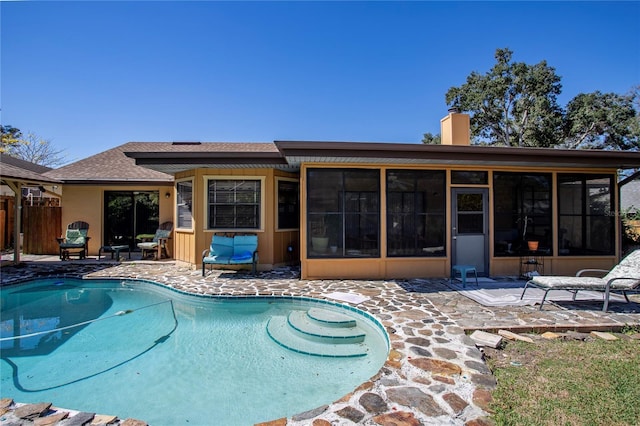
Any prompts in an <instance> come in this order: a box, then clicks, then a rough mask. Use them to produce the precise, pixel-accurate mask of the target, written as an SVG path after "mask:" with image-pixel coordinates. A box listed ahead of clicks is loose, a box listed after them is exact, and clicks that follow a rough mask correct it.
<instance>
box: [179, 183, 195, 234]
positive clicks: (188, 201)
mask: <svg viewBox="0 0 640 426" xmlns="http://www.w3.org/2000/svg"><path fill="white" fill-rule="evenodd" d="M176 195H177V196H176V216H177V219H178V225H177V228H184V229H191V227H192V224H193V212H192V211H191V207H192V205H193V204H192V201H193V198H192V197H193V182H192V181H190V180H188V181H183V182H177V183H176Z"/></svg>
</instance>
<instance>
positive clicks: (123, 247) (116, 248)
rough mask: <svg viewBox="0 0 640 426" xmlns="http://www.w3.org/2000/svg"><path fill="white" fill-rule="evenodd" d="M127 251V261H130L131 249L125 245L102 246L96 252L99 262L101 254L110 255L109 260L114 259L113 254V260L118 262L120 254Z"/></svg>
mask: <svg viewBox="0 0 640 426" xmlns="http://www.w3.org/2000/svg"><path fill="white" fill-rule="evenodd" d="M124 250H127V251H128V252H129V260H131V247H130V246H129V245H128V244H126V245H121V246H102V247H100V250H98V260H100V256H102V252H104V253H111V259H113V258H114V254H115V259H116V260H120V252H121V251H124Z"/></svg>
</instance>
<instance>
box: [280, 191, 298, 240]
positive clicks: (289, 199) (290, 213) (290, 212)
mask: <svg viewBox="0 0 640 426" xmlns="http://www.w3.org/2000/svg"><path fill="white" fill-rule="evenodd" d="M277 197H278V229H297V228H299V227H300V203H299V202H298V201H299V199H300V184H299V183H298V182H297V181H290V180H284V179H279V180H278V195H277Z"/></svg>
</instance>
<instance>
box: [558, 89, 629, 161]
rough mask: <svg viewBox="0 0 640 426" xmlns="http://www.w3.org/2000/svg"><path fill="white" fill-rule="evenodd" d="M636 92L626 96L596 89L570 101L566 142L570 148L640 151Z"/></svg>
mask: <svg viewBox="0 0 640 426" xmlns="http://www.w3.org/2000/svg"><path fill="white" fill-rule="evenodd" d="M636 93H637V92H632V94H630V95H626V96H623V95H618V94H615V93H601V92H599V91H596V92H593V93H586V94H585V93H581V94H579V95H578V96H576V97H575V98H573V99H572V100H571V101H570V102H569V103H568V104H567V111H566V115H565V133H566V139H565V141H564V143H563V145H564V146H565V147H567V148H599V149H621V150H638V148H639V143H640V138H639V135H640V132H639V131H638V115H637V113H636V110H635V108H634V98H636Z"/></svg>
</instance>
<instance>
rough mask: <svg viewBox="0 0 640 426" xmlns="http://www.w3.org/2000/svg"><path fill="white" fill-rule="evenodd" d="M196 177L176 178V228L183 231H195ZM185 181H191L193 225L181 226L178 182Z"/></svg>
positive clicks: (174, 208) (174, 205)
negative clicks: (194, 198)
mask: <svg viewBox="0 0 640 426" xmlns="http://www.w3.org/2000/svg"><path fill="white" fill-rule="evenodd" d="M194 180H195V179H194V178H193V177H188V178H184V179H178V180H176V183H175V187H174V191H175V194H176V197H175V202H174V203H173V212H174V215H175V216H174V217H175V218H176V230H178V229H179V230H181V231H187V232H193V231H194V223H195V217H194V216H193V195H194V194H193V192H194V188H195V182H194ZM183 182H191V226H190V227H188V228H186V227H181V226H180V221H179V220H178V219H179V214H178V195H179V194H178V184H180V183H183Z"/></svg>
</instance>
